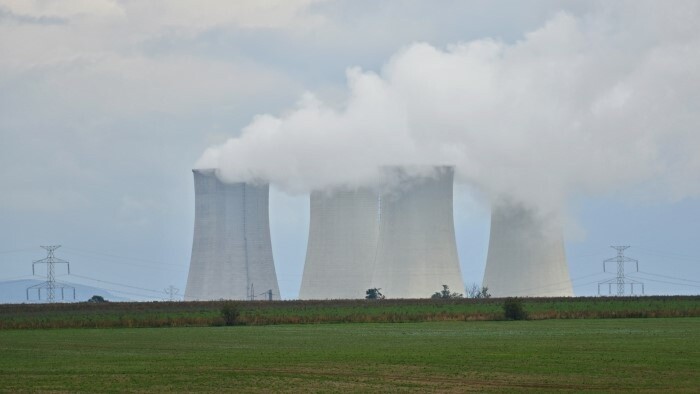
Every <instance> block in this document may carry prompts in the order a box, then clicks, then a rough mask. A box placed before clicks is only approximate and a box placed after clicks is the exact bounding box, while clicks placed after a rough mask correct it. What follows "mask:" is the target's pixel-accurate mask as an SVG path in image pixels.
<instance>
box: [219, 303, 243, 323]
mask: <svg viewBox="0 0 700 394" xmlns="http://www.w3.org/2000/svg"><path fill="white" fill-rule="evenodd" d="M240 314H241V312H240V311H239V310H238V306H237V305H236V304H235V303H233V302H227V303H225V304H224V306H223V307H221V317H223V318H224V324H226V325H227V326H235V325H236V324H237V323H238V316H240Z"/></svg>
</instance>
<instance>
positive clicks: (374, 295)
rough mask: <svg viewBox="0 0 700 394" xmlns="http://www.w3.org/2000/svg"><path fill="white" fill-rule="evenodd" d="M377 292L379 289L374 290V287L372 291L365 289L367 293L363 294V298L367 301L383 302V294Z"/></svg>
mask: <svg viewBox="0 0 700 394" xmlns="http://www.w3.org/2000/svg"><path fill="white" fill-rule="evenodd" d="M379 290H381V289H379V288H376V287H374V288H372V289H367V291H366V292H365V294H367V295H366V296H365V298H366V299H368V300H383V299H384V294H382V292H381V291H379Z"/></svg>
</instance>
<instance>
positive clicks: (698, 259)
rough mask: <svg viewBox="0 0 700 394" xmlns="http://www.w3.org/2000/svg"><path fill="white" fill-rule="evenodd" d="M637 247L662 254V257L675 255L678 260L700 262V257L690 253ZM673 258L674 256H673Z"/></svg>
mask: <svg viewBox="0 0 700 394" xmlns="http://www.w3.org/2000/svg"><path fill="white" fill-rule="evenodd" d="M636 249H639V250H641V251H643V252H646V254H651V255H656V256H662V257H670V256H675V259H676V260H685V261H693V262H700V257H697V256H690V255H685V254H680V253H673V252H664V251H660V250H651V249H644V248H636ZM671 258H673V257H671Z"/></svg>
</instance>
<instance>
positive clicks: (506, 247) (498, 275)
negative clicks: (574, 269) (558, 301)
mask: <svg viewBox="0 0 700 394" xmlns="http://www.w3.org/2000/svg"><path fill="white" fill-rule="evenodd" d="M483 285H484V286H486V287H488V289H489V290H488V291H489V293H490V294H491V295H492V296H494V297H512V296H519V297H560V296H564V297H571V296H573V295H574V291H573V288H572V286H571V279H570V278H569V268H568V266H567V263H566V254H565V252H564V240H563V237H562V235H561V229H560V228H559V227H558V226H556V225H552V224H550V223H549V222H548V221H547V220H546V219H544V218H542V217H541V216H539V215H537V214H536V212H535V211H533V210H530V209H527V208H525V207H523V206H521V205H513V204H500V205H496V206H495V207H494V208H493V210H492V212H491V238H490V240H489V251H488V257H487V259H486V271H485V273H484V281H483Z"/></svg>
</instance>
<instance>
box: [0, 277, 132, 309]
mask: <svg viewBox="0 0 700 394" xmlns="http://www.w3.org/2000/svg"><path fill="white" fill-rule="evenodd" d="M43 282H44V281H42V280H35V279H24V280H11V281H6V282H0V304H19V303H39V302H46V290H45V289H42V290H41V300H38V299H37V291H36V290H31V291H30V292H29V300H28V301H27V288H28V287H29V286H34V285H38V284H40V283H43ZM62 283H65V284H67V285H69V286H73V287H75V300H73V291H72V290H70V289H65V291H64V296H65V297H64V300H63V301H61V291H60V289H56V295H55V298H56V302H79V301H87V300H88V299H90V298H91V297H92V296H94V295H99V296H102V297H104V299H105V300H107V301H130V300H129V299H128V298H124V297H119V296H115V295H113V294H112V293H110V292H108V291H106V290H103V289H100V288H97V287H92V286H85V285H79V284H76V283H68V282H62Z"/></svg>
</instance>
